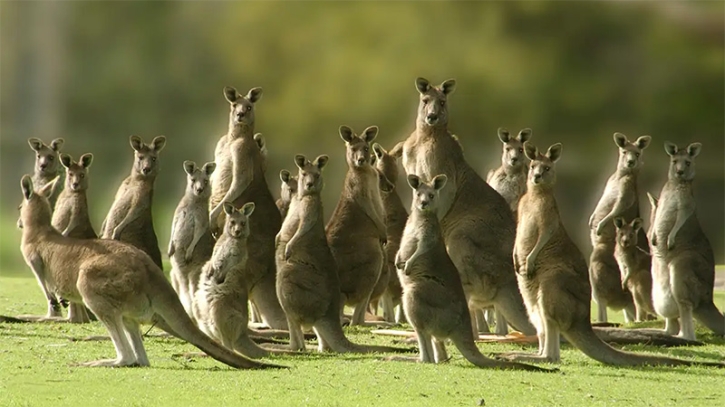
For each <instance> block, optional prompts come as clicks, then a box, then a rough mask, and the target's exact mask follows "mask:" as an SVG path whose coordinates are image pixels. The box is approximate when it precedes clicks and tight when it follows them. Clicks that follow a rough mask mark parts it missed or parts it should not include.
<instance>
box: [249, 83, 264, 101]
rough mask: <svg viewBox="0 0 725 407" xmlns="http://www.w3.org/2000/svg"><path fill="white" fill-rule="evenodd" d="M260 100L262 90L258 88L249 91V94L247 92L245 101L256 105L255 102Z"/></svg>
mask: <svg viewBox="0 0 725 407" xmlns="http://www.w3.org/2000/svg"><path fill="white" fill-rule="evenodd" d="M261 98H262V88H260V87H256V88H252V89H249V92H247V100H249V101H250V102H252V103H257V101H258V100H259V99H261Z"/></svg>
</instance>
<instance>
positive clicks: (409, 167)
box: [403, 133, 460, 219]
mask: <svg viewBox="0 0 725 407" xmlns="http://www.w3.org/2000/svg"><path fill="white" fill-rule="evenodd" d="M446 141H447V142H446ZM454 143H455V141H453V139H452V138H451V137H450V136H448V135H443V136H440V137H439V139H436V138H434V137H418V136H417V135H416V133H413V135H412V136H411V137H409V138H408V140H407V141H406V142H405V144H404V148H403V167H404V168H405V172H406V173H408V174H415V175H418V176H419V177H421V179H424V180H432V179H433V178H434V177H435V176H437V175H440V174H445V175H446V176H447V177H448V182H447V184H446V185H447V186H446V188H444V189H443V190H441V192H440V196H439V205H438V218H439V219H440V218H443V216H444V215H445V214H447V213H448V211H449V209H450V208H451V206H452V205H453V201H454V200H455V197H456V193H457V192H458V185H457V177H456V175H457V171H456V170H457V169H456V164H455V159H453V158H452V153H451V151H453V150H452V149H457V148H460V147H458V146H457V145H453V144H454Z"/></svg>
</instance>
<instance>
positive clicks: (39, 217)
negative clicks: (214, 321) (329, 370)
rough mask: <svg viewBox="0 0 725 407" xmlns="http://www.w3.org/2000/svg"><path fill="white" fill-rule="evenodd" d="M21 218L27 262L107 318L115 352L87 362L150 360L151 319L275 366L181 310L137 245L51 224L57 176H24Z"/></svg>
mask: <svg viewBox="0 0 725 407" xmlns="http://www.w3.org/2000/svg"><path fill="white" fill-rule="evenodd" d="M21 187H22V192H23V198H24V199H23V203H22V206H21V209H20V223H21V224H22V229H23V237H22V243H21V246H20V248H21V250H22V252H23V256H24V257H25V261H26V262H27V263H28V265H29V266H30V267H31V268H32V269H33V271H34V272H35V273H36V274H37V275H39V276H41V278H42V279H43V280H44V281H45V282H46V284H47V285H48V287H49V289H50V290H52V291H54V292H55V293H57V294H58V295H59V296H61V297H63V298H66V299H68V300H70V301H71V302H83V303H84V304H85V305H86V306H87V307H88V308H90V309H91V311H93V313H94V314H95V315H96V316H97V317H98V320H99V321H101V322H103V324H104V325H105V327H106V328H107V329H108V332H109V334H110V335H111V340H112V341H113V345H114V346H115V348H116V358H115V359H101V360H96V361H92V362H87V363H83V365H84V366H112V367H120V366H149V360H148V357H147V355H146V351H145V349H144V346H143V339H142V337H141V331H140V324H141V323H144V322H154V323H155V324H157V325H158V326H159V327H161V328H162V329H164V330H167V331H169V332H170V333H173V334H175V335H177V336H179V337H181V338H182V339H184V340H186V341H188V342H190V343H192V344H193V345H194V346H196V347H198V348H199V349H201V350H202V351H204V352H206V353H207V354H209V356H211V357H213V358H214V359H216V360H218V361H220V362H222V363H225V364H227V365H229V366H232V367H236V368H242V369H253V368H269V367H278V366H274V365H268V364H263V363H258V362H255V361H252V360H249V359H246V358H244V357H243V356H241V355H238V354H235V353H233V352H231V351H229V350H227V349H225V348H223V347H222V346H221V345H219V344H218V343H216V342H214V341H212V340H211V339H210V338H209V337H207V336H206V335H204V334H203V333H202V332H201V331H200V330H199V329H198V328H196V326H194V324H193V323H192V322H191V320H190V319H189V317H188V316H187V315H186V313H185V312H184V307H182V305H181V303H180V302H179V300H178V298H177V297H176V293H175V292H174V289H173V288H172V287H171V284H169V282H168V280H166V277H165V276H164V273H163V271H162V270H161V268H159V267H158V266H156V264H154V262H153V260H151V258H150V257H149V256H148V255H147V254H146V253H144V252H143V251H141V250H140V249H137V248H136V247H134V246H132V245H130V244H127V243H123V242H119V241H115V240H108V239H75V238H71V237H65V236H63V235H62V234H60V232H58V231H57V230H56V229H55V228H53V226H51V224H50V218H51V209H50V203H49V201H48V196H49V195H50V191H51V190H52V183H51V184H48V185H46V187H44V188H43V189H42V190H39V191H36V190H34V189H33V182H32V180H31V178H30V176H28V175H25V176H23V178H22V180H21Z"/></svg>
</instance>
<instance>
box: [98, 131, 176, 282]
mask: <svg viewBox="0 0 725 407" xmlns="http://www.w3.org/2000/svg"><path fill="white" fill-rule="evenodd" d="M130 141H131V147H132V148H133V150H134V161H133V167H132V168H131V175H129V176H128V177H127V178H126V179H125V180H123V183H122V184H121V186H120V187H119V188H118V191H117V192H116V197H115V199H114V200H113V204H112V205H111V209H110V210H109V211H108V215H107V216H106V219H105V220H104V221H103V225H102V226H101V237H102V238H104V239H113V240H119V241H122V242H126V243H130V244H132V245H134V246H136V247H137V248H139V249H141V250H143V251H144V252H146V254H148V255H149V256H150V257H151V259H152V260H153V261H154V263H156V265H157V266H159V268H163V264H162V262H161V251H160V250H159V242H158V239H157V238H156V232H155V231H154V219H153V215H152V203H153V195H154V182H155V181H156V176H157V175H158V171H159V165H158V162H157V159H158V156H159V153H160V152H161V150H162V149H163V148H164V146H165V145H166V137H164V136H158V137H155V138H154V139H153V141H152V142H151V144H145V143H144V142H143V141H142V140H141V138H140V137H137V136H131V138H130Z"/></svg>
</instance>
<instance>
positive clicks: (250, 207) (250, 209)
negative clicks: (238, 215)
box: [242, 202, 254, 217]
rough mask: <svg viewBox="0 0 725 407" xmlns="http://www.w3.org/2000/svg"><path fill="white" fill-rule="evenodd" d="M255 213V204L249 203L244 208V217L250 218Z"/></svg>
mask: <svg viewBox="0 0 725 407" xmlns="http://www.w3.org/2000/svg"><path fill="white" fill-rule="evenodd" d="M252 212H254V202H247V203H245V204H244V206H242V213H243V214H244V216H246V217H249V216H250V215H251V214H252Z"/></svg>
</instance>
